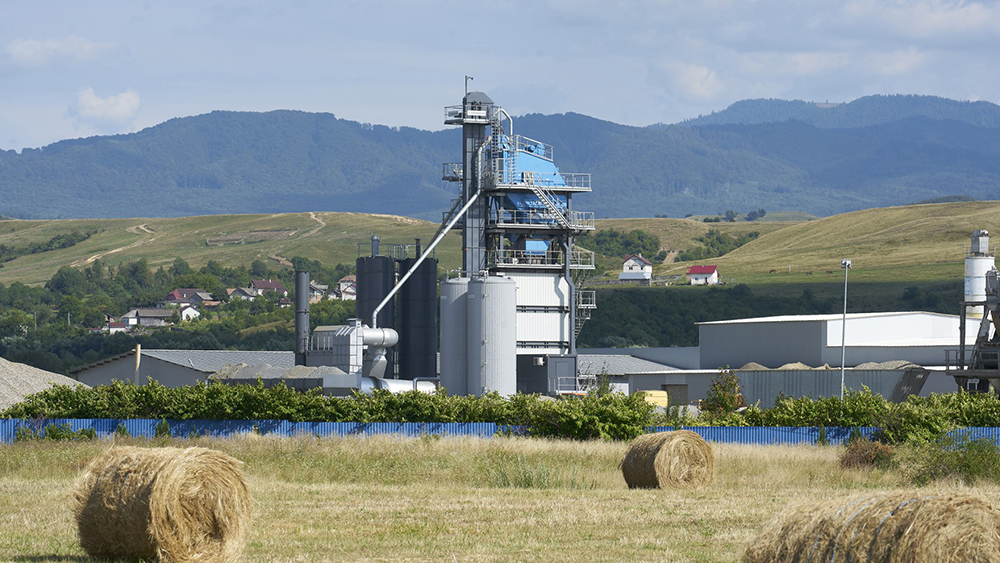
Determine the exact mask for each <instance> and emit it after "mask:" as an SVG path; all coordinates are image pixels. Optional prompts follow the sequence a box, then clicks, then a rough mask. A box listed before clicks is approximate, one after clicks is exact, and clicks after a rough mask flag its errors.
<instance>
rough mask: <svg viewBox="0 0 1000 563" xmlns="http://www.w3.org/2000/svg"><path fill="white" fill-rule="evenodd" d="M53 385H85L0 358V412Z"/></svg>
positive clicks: (56, 374) (62, 376)
mask: <svg viewBox="0 0 1000 563" xmlns="http://www.w3.org/2000/svg"><path fill="white" fill-rule="evenodd" d="M53 385H74V386H75V385H83V384H82V383H80V382H79V381H77V380H75V379H71V378H69V377H66V376H65V375H59V374H58V373H52V372H50V371H45V370H43V369H38V368H35V367H31V366H29V365H26V364H18V363H15V362H9V361H7V360H5V359H3V358H0V411H3V410H6V409H9V408H10V407H12V406H13V405H15V404H16V403H20V402H21V401H23V400H24V398H25V397H27V396H28V395H31V394H32V393H39V392H41V391H45V390H46V389H48V388H49V387H52V386H53ZM84 387H86V386H85V385H84Z"/></svg>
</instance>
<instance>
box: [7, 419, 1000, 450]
mask: <svg viewBox="0 0 1000 563" xmlns="http://www.w3.org/2000/svg"><path fill="white" fill-rule="evenodd" d="M160 422H161V421H160V420H159V419H69V418H68V419H45V420H38V421H36V420H19V419H0V443H3V444H10V443H13V442H14V439H15V437H16V436H17V433H18V431H19V430H20V431H31V432H34V433H37V434H41V433H43V432H44V431H45V427H47V426H50V425H64V426H65V427H66V428H67V429H69V430H72V431H74V432H78V431H80V430H89V429H92V430H93V431H94V433H95V434H96V435H97V436H98V437H106V436H111V435H114V434H115V433H116V432H117V431H118V429H119V428H121V429H122V430H123V431H124V432H126V433H127V434H128V435H129V436H133V437H137V438H152V437H154V436H155V435H156V427H157V425H159V424H160ZM167 424H168V425H169V427H170V434H171V435H172V436H174V437H191V436H214V437H226V436H234V435H239V434H247V433H257V434H271V435H277V436H319V437H326V436H372V435H375V434H395V435H400V436H422V435H438V436H478V437H483V438H486V437H491V436H498V435H509V434H518V435H523V434H526V433H527V432H526V429H525V428H524V427H521V426H505V425H499V424H494V423H492V422H466V423H459V422H288V421H287V420H169V419H168V420H167ZM681 428H683V429H684V430H691V431H694V432H697V433H698V434H699V435H700V436H701V437H702V438H704V439H705V440H707V441H709V442H720V443H728V444H761V445H777V444H815V443H817V442H818V441H820V437H821V436H822V435H825V439H826V441H827V442H828V443H831V444H842V443H844V442H846V441H847V440H848V438H849V437H850V436H851V434H852V433H853V432H854V431H855V429H853V428H841V427H827V428H824V429H820V428H817V427H798V426H779V427H758V426H684V427H678V428H675V427H668V426H655V427H650V428H648V429H647V430H648V431H650V432H662V431H666V430H675V429H681ZM856 430H858V431H860V432H861V434H862V435H863V436H871V435H872V433H874V432H875V431H876V430H877V428H873V427H862V428H858V429H856ZM954 433H956V434H963V435H968V436H970V437H972V438H987V439H990V440H993V441H994V442H995V443H997V444H1000V428H963V429H960V430H956V431H955V432H954Z"/></svg>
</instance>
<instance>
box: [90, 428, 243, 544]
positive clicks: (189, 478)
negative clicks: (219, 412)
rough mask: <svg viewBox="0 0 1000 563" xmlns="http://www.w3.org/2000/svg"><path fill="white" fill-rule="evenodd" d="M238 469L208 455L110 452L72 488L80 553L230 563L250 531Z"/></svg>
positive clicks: (155, 450) (219, 456)
mask: <svg viewBox="0 0 1000 563" xmlns="http://www.w3.org/2000/svg"><path fill="white" fill-rule="evenodd" d="M240 463H241V462H239V461H237V460H235V459H233V458H232V457H229V456H228V455H226V454H224V453H221V452H217V451H215V450H210V449H206V448H187V449H181V448H137V447H115V448H111V449H109V450H108V451H106V452H104V453H103V454H101V455H100V456H98V457H97V458H96V459H94V460H93V461H92V462H91V463H90V465H89V466H88V467H87V469H86V471H85V473H84V475H83V476H82V477H81V478H80V479H79V481H78V482H77V484H76V489H75V491H74V501H75V506H74V509H75V510H74V512H75V516H76V523H77V528H78V531H79V534H80V545H81V546H82V547H83V549H84V550H85V551H86V552H87V553H88V554H89V555H90V556H92V557H109V558H126V559H133V558H136V559H155V560H159V561H161V562H165V563H166V562H170V563H184V562H188V561H198V562H208V561H212V562H229V561H233V560H235V559H236V558H237V557H239V555H240V553H241V552H242V550H243V546H244V544H245V543H246V534H247V530H248V527H249V524H250V502H251V501H250V490H249V488H248V487H247V483H246V480H245V479H244V478H243V473H242V472H241V471H240V467H239V466H240Z"/></svg>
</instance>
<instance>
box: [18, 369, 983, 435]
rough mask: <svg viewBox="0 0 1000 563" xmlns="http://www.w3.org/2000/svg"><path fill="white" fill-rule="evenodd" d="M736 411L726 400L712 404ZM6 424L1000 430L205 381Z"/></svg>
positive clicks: (858, 411)
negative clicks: (335, 392) (335, 393)
mask: <svg viewBox="0 0 1000 563" xmlns="http://www.w3.org/2000/svg"><path fill="white" fill-rule="evenodd" d="M716 403H718V404H720V405H725V406H726V407H728V408H733V406H732V405H728V404H726V403H725V402H720V401H715V402H712V401H708V402H706V404H716ZM0 418H25V419H29V418H34V419H38V418H148V419H159V418H167V419H176V420H198V419H203V420H233V419H235V420H265V419H268V420H289V421H292V422H302V421H324V422H493V423H496V424H501V425H521V426H525V427H527V429H528V431H529V432H531V434H532V435H534V436H543V437H565V438H574V439H592V438H602V439H613V440H627V439H631V438H634V437H635V436H638V435H639V434H641V433H643V432H644V431H645V428H646V427H647V426H680V425H686V426H693V425H703V426H808V427H821V428H822V427H846V428H856V427H863V426H873V427H878V428H879V429H880V430H879V435H878V439H879V440H880V441H883V442H885V443H889V444H893V443H903V442H912V441H927V440H932V439H935V438H936V437H938V436H940V435H942V434H943V433H945V432H947V431H948V430H951V429H952V428H956V427H965V426H986V427H990V426H1000V400H998V399H997V398H996V397H995V396H993V395H992V394H971V393H951V394H945V395H932V396H930V397H917V396H911V397H909V398H908V399H907V400H906V401H903V402H902V403H892V402H890V401H888V400H886V399H885V398H883V397H882V396H880V395H876V394H873V393H871V392H870V391H868V390H867V389H866V390H864V391H861V392H851V393H848V394H847V395H845V397H844V400H843V401H841V400H840V399H839V398H837V397H832V398H822V399H811V398H808V397H801V398H792V397H779V398H778V400H777V401H776V404H775V406H774V408H770V409H761V408H758V407H756V406H750V407H748V408H745V409H741V410H739V411H738V412H729V411H728V410H726V409H719V410H706V411H705V412H704V413H702V415H701V416H700V417H698V418H690V417H684V416H678V414H677V413H676V411H668V413H666V414H657V413H654V411H653V408H652V406H650V405H649V404H648V403H646V402H644V401H643V400H642V398H641V397H640V396H639V395H632V396H625V395H622V394H618V393H592V394H589V395H586V396H581V397H576V396H570V397H565V398H562V399H559V400H555V399H551V398H547V397H542V396H539V395H521V394H518V395H514V396H512V397H510V398H503V397H500V396H499V395H497V394H488V395H484V396H482V397H455V396H448V395H445V394H444V393H443V392H442V393H436V394H427V393H420V392H415V391H414V392H407V393H400V394H392V393H389V392H387V391H376V392H374V393H372V394H369V395H365V394H355V395H354V396H352V397H325V396H323V395H322V394H320V393H319V392H318V390H316V392H307V393H301V392H298V391H295V390H293V389H290V388H287V387H285V386H283V385H278V386H274V387H270V388H265V387H263V386H262V385H256V386H254V385H240V386H230V385H225V384H221V383H208V384H206V383H199V384H197V385H193V386H188V387H179V388H168V387H164V386H163V385H160V384H159V383H156V382H154V381H150V382H149V383H147V384H145V385H134V384H131V383H123V382H114V383H112V384H111V385H102V386H98V387H95V388H90V389H87V388H70V387H65V386H56V387H53V388H51V389H49V390H47V391H44V392H42V393H37V394H34V395H32V396H30V397H28V398H27V399H26V400H25V401H23V402H21V403H18V404H16V405H14V406H12V407H11V408H9V409H7V410H6V411H4V412H2V413H0Z"/></svg>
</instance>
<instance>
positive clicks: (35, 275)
mask: <svg viewBox="0 0 1000 563" xmlns="http://www.w3.org/2000/svg"><path fill="white" fill-rule="evenodd" d="M437 228H438V225H437V224H436V223H431V222H428V221H422V220H418V219H411V218H408V217H400V216H391V215H370V214H362V213H330V212H322V213H319V212H317V213H282V214H271V215H212V216H200V217H182V218H171V219H87V220H51V221H20V220H8V221H0V244H3V245H7V246H9V247H15V248H20V247H24V246H25V245H27V244H30V243H42V242H45V241H48V240H49V239H51V238H52V237H53V236H55V235H57V234H63V233H70V232H73V231H81V232H87V231H97V232H96V233H95V234H94V235H93V236H92V237H91V238H90V239H88V240H86V241H83V242H81V243H79V244H77V245H75V246H72V247H70V248H66V249H61V250H54V251H49V252H43V253H39V254H33V255H27V256H22V257H20V258H17V259H16V260H13V261H10V262H7V263H4V264H3V267H2V268H0V283H4V284H10V283H13V282H22V283H26V284H29V285H37V284H42V283H44V282H46V281H47V280H48V279H49V278H51V277H52V274H53V273H55V271H56V270H58V269H59V268H60V267H62V266H73V267H78V268H83V267H86V266H88V265H89V264H91V263H93V261H94V260H98V259H99V260H102V261H103V262H104V263H105V264H108V265H112V264H118V263H121V262H130V261H134V260H138V259H140V258H145V259H146V260H147V261H148V262H149V264H150V265H151V266H152V267H154V268H156V267H159V266H164V267H167V266H169V265H170V263H171V262H173V260H174V259H175V258H183V259H184V260H186V261H187V262H188V263H189V264H190V265H191V266H193V267H195V268H199V267H201V266H204V265H205V264H206V263H207V262H208V261H209V260H215V261H218V262H219V263H221V264H223V265H225V266H235V265H249V264H250V263H251V262H253V261H254V260H257V259H260V260H265V261H270V263H272V264H275V265H277V264H278V263H279V261H280V260H281V259H289V258H292V257H294V256H303V257H305V258H309V259H311V260H319V261H320V262H322V263H323V264H327V265H333V264H337V263H347V264H351V263H353V262H354V260H355V259H356V258H357V256H358V245H359V244H360V245H362V249H363V250H362V251H363V252H367V248H368V244H369V240H370V236H371V235H373V234H377V235H379V237H380V238H381V240H382V242H383V244H413V242H414V238H420V239H421V240H422V242H423V244H424V245H426V244H428V243H429V242H430V239H431V237H432V236H433V234H434V233H435V231H436V230H437ZM597 229H598V230H604V229H617V230H624V231H631V230H635V229H642V230H644V231H646V232H649V233H651V234H653V235H656V236H657V237H659V239H660V245H661V250H666V251H668V253H670V255H671V256H673V255H674V254H675V253H676V252H677V251H681V250H687V249H691V248H695V247H697V246H700V243H699V242H698V241H697V240H696V239H697V238H698V237H700V236H702V235H704V234H705V233H707V232H708V231H709V229H719V230H721V231H723V232H726V233H729V234H732V235H734V236H737V235H739V234H743V233H747V232H751V231H758V232H759V233H760V238H758V239H757V240H755V241H753V242H751V243H749V244H747V245H746V246H744V247H742V248H740V249H738V250H736V251H734V252H731V253H730V254H728V255H726V256H723V257H720V258H712V259H709V260H705V261H702V262H699V263H711V264H716V265H718V266H719V269H720V272H721V274H722V277H723V279H726V280H728V281H730V282H739V283H748V284H751V285H772V284H787V283H794V284H799V283H808V284H815V283H821V282H836V281H837V278H838V277H839V278H840V279H842V272H841V271H840V260H841V259H842V258H851V260H852V262H853V267H852V270H851V277H852V279H853V280H855V281H857V282H872V283H884V282H901V281H910V282H935V281H943V280H959V281H961V278H962V276H963V275H964V274H963V270H962V259H963V246H968V244H969V239H970V238H971V236H972V231H974V230H976V229H987V230H990V231H991V232H994V233H1000V202H992V201H991V202H963V203H943V204H928V205H912V206H906V207H891V208H881V209H868V210H864V211H857V212H854V213H847V214H843V215H835V216H832V217H826V218H822V219H817V220H814V221H759V222H753V223H750V222H736V223H703V222H700V221H694V220H691V219H663V218H653V219H603V220H598V221H597ZM460 249H461V235H460V234H459V233H458V232H457V231H453V232H452V233H451V234H449V235H448V236H447V237H446V238H445V240H444V241H443V242H442V243H441V245H440V246H439V247H438V250H437V253H436V256H437V258H438V259H439V261H440V266H441V268H442V269H446V270H448V269H455V268H458V267H459V266H460V261H461V257H460ZM619 259H620V257H605V258H603V259H602V260H601V263H602V264H612V265H616V264H618V262H617V261H618V260H619ZM668 262H669V261H668ZM691 265H692V263H690V262H681V263H665V264H657V265H656V267H655V271H654V273H655V274H656V275H657V276H677V275H680V274H683V272H684V271H686V269H687V268H688V267H689V266H691ZM615 267H617V266H615ZM771 270H774V273H770V272H771ZM610 273H611V277H615V276H616V273H615V272H614V271H611V272H610Z"/></svg>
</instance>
